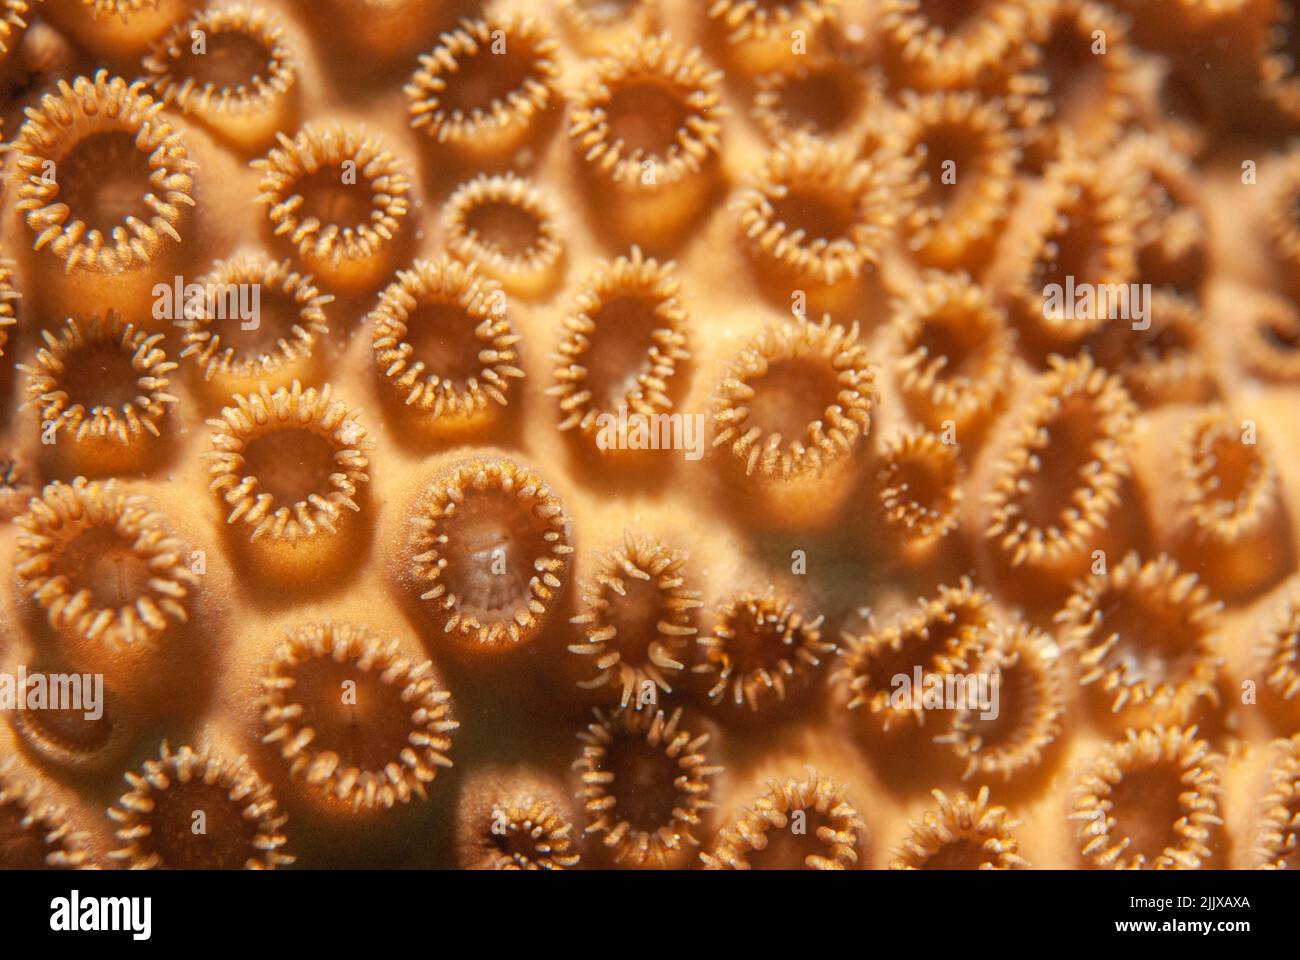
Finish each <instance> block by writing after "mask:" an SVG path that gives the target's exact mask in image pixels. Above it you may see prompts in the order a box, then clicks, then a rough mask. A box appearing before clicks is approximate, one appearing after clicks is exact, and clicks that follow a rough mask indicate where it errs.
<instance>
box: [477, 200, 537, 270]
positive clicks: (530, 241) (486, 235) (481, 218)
mask: <svg viewBox="0 0 1300 960" xmlns="http://www.w3.org/2000/svg"><path fill="white" fill-rule="evenodd" d="M540 227H541V221H540V220H538V218H537V217H536V216H535V215H534V214H532V213H530V212H529V211H527V210H525V209H524V208H523V207H521V206H519V204H517V203H506V202H504V201H499V200H493V201H488V202H485V203H479V204H476V205H475V206H473V207H471V208H470V210H469V212H468V213H466V214H465V229H466V231H467V232H468V233H470V234H471V235H477V237H478V240H479V242H480V243H482V244H484V245H485V246H488V247H495V248H496V249H497V250H498V251H500V253H501V254H502V255H503V256H507V257H522V256H523V255H524V254H526V253H527V252H528V251H529V250H530V249H531V248H532V247H533V245H534V244H536V243H537V241H538V239H539V238H540V233H539V228H540Z"/></svg>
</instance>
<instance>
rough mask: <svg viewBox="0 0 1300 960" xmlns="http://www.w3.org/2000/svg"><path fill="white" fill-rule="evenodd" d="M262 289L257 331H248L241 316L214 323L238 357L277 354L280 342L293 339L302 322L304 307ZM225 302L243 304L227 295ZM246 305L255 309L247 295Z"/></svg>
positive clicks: (279, 292)
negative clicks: (297, 326) (294, 332)
mask: <svg viewBox="0 0 1300 960" xmlns="http://www.w3.org/2000/svg"><path fill="white" fill-rule="evenodd" d="M260 287H261V289H260V291H259V293H258V305H257V306H258V313H257V327H256V328H255V329H251V330H245V329H244V323H245V322H248V321H244V320H242V319H241V318H240V317H239V316H238V315H231V314H230V313H229V311H227V316H226V319H224V320H219V319H213V320H212V325H213V328H214V329H215V330H216V331H217V332H218V333H219V334H220V335H221V339H222V342H223V343H226V344H229V345H230V346H232V347H233V348H234V350H235V353H236V354H237V355H239V356H241V357H247V358H249V359H252V358H254V357H258V356H263V355H266V354H274V353H275V352H276V350H277V344H278V342H279V341H280V339H281V338H284V339H286V340H287V339H289V338H290V336H291V334H292V333H293V328H294V326H295V325H296V324H298V323H299V322H301V320H302V316H301V310H302V307H301V306H300V305H299V304H298V302H297V300H295V299H294V298H293V297H292V296H291V295H290V294H287V293H285V292H284V291H283V290H277V289H274V288H273V287H270V286H268V285H266V284H261V285H260ZM232 292H233V291H232ZM225 302H226V303H231V302H236V303H239V302H241V301H232V300H231V299H230V295H229V294H227V295H226V301H225ZM242 303H243V304H244V305H246V306H249V307H251V306H252V302H251V300H249V299H248V295H247V294H246V295H245V299H244V300H243V301H242Z"/></svg>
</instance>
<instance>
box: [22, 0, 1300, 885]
mask: <svg viewBox="0 0 1300 960" xmlns="http://www.w3.org/2000/svg"><path fill="white" fill-rule="evenodd" d="M22 6H26V7H27V9H24V10H23V11H21V16H20V17H19V16H16V15H10V16H7V17H3V20H2V22H0V116H3V117H4V126H3V128H2V129H0V136H2V137H3V138H4V141H5V142H6V143H8V144H12V145H13V147H14V148H13V150H12V151H10V152H9V153H8V154H7V155H6V157H5V161H4V190H3V194H2V195H0V197H2V199H0V218H2V219H0V358H2V362H3V368H2V369H0V673H4V674H16V673H17V672H18V670H19V668H20V667H23V668H25V669H26V670H27V671H28V673H29V674H35V673H43V674H59V673H71V672H73V671H91V672H95V673H99V674H102V675H103V677H104V682H105V694H104V696H105V703H106V706H105V711H104V714H103V716H101V717H97V718H94V719H91V718H88V717H86V716H84V715H83V712H82V711H80V710H75V709H69V708H67V707H66V706H64V707H61V708H57V709H56V708H55V707H54V706H52V705H49V704H47V705H46V707H45V708H44V709H42V710H40V711H39V712H37V711H28V712H25V713H19V712H17V711H14V712H3V713H0V840H4V841H5V842H4V843H3V844H0V866H4V867H8V866H29V865H40V864H44V865H46V866H61V867H68V866H80V865H85V864H94V865H97V866H101V867H104V868H108V869H113V868H120V867H123V866H147V867H159V866H182V867H185V866H191V867H202V866H213V865H227V866H228V865H247V866H252V867H267V868H284V867H290V866H296V867H340V866H416V867H456V866H461V867H478V868H493V867H504V866H515V867H529V868H531V867H539V868H543V869H559V868H563V869H571V868H577V869H585V868H592V867H595V868H599V867H618V868H630V867H651V868H654V867H680V868H699V867H704V866H709V867H717V866H725V867H741V868H743V867H755V868H761V867H763V866H788V865H804V866H812V867H836V868H846V869H864V868H865V869H886V868H889V867H891V866H892V867H900V868H913V867H916V868H934V867H936V866H943V867H958V868H963V867H971V868H976V867H993V868H1013V869H1020V868H1024V867H1026V866H1028V867H1031V868H1032V867H1068V868H1080V869H1083V868H1102V867H1113V866H1159V867H1183V868H1186V867H1198V866H1222V867H1234V868H1251V867H1256V866H1280V865H1283V864H1287V865H1292V866H1293V865H1294V864H1295V862H1296V858H1295V849H1296V842H1297V841H1296V826H1295V824H1296V817H1297V812H1296V803H1295V794H1296V793H1297V787H1296V776H1295V767H1296V762H1295V753H1296V747H1295V740H1294V739H1292V738H1294V737H1295V736H1296V735H1297V733H1298V732H1300V639H1298V637H1300V614H1298V613H1297V609H1300V600H1298V599H1297V598H1298V597H1300V589H1298V588H1297V586H1296V584H1295V583H1294V582H1293V580H1294V579H1295V578H1296V577H1300V568H1298V567H1297V557H1300V540H1298V539H1297V531H1296V529H1295V526H1294V525H1295V518H1296V515H1297V510H1300V467H1297V464H1300V428H1297V427H1296V425H1295V411H1296V405H1297V403H1300V312H1298V311H1300V306H1298V305H1297V303H1296V300H1295V298H1296V296H1297V294H1300V286H1297V284H1296V283H1295V282H1294V276H1293V274H1294V272H1295V265H1296V263H1297V262H1300V255H1298V254H1297V250H1300V214H1298V213H1297V209H1298V208H1297V203H1296V197H1297V195H1298V194H1300V189H1298V188H1297V183H1300V177H1298V176H1297V173H1296V171H1297V170H1300V159H1297V154H1294V153H1292V154H1288V152H1287V147H1286V144H1287V138H1288V136H1289V135H1291V134H1293V133H1295V132H1297V131H1296V127H1295V119H1294V116H1295V114H1296V112H1297V111H1296V110H1295V108H1294V104H1293V102H1292V101H1294V100H1295V99H1296V98H1295V96H1294V91H1293V90H1291V87H1292V86H1294V85H1295V83H1296V81H1295V80H1294V79H1293V77H1292V74H1293V73H1294V70H1295V65H1294V63H1292V62H1291V58H1290V57H1289V56H1283V55H1281V54H1280V53H1279V50H1281V49H1282V48H1281V47H1279V46H1278V44H1280V43H1282V38H1284V36H1285V35H1286V34H1287V31H1288V30H1289V29H1290V28H1291V27H1290V26H1286V27H1285V28H1284V29H1279V30H1272V31H1270V27H1269V24H1268V22H1267V21H1269V20H1270V18H1271V19H1272V21H1274V23H1273V25H1274V26H1276V25H1278V24H1282V25H1288V24H1290V19H1291V11H1290V5H1288V4H1270V3H1258V4H1251V3H1246V4H1227V5H1222V6H1223V10H1222V11H1221V12H1216V13H1214V14H1213V16H1210V15H1209V14H1206V16H1207V17H1210V19H1209V21H1205V18H1204V17H1197V16H1193V15H1191V14H1190V13H1189V14H1187V15H1185V16H1180V17H1177V18H1174V19H1171V20H1169V21H1168V23H1167V24H1165V25H1164V26H1157V25H1155V24H1152V23H1149V22H1146V20H1144V17H1147V16H1149V17H1157V16H1158V14H1156V13H1150V14H1145V13H1144V12H1143V9H1142V7H1141V5H1138V4H1132V3H1123V4H1118V3H1116V4H1112V3H1103V2H1096V0H997V2H986V3H978V4H977V3H969V4H965V3H960V4H959V3H952V2H929V0H879V2H877V0H843V2H814V0H800V2H794V0H791V2H785V3H776V2H762V3H757V4H755V3H730V2H725V0H719V2H710V3H701V2H697V0H638V2H624V3H617V2H612V0H610V2H586V0H495V2H490V3H488V2H478V0H471V2H463V3H442V2H432V0H391V2H387V3H385V4H383V7H384V10H383V16H382V17H375V18H373V19H374V22H373V23H371V22H367V19H366V18H365V17H360V18H359V17H358V15H357V12H356V9H355V8H356V7H358V6H361V4H359V3H352V2H351V0H348V2H344V0H333V2H330V3H311V4H308V3H292V2H288V0H239V2H233V0H215V2H211V3H205V2H203V0H197V2H194V3H182V2H180V0H175V2H170V0H169V2H164V3H161V4H156V5H154V6H156V8H157V9H156V10H151V13H150V16H148V17H140V16H137V17H132V18H125V19H123V18H118V19H107V20H102V21H101V20H96V19H95V11H96V10H97V9H98V7H97V6H96V5H94V4H81V3H74V2H61V3H55V2H53V0H50V2H49V3H47V4H45V5H41V4H28V5H23V4H15V3H10V4H7V5H0V13H3V12H4V11H9V12H10V13H11V14H12V13H13V12H14V11H17V9H18V7H22ZM1201 6H1204V7H1206V8H1214V7H1215V6H1216V5H1214V4H1204V5H1195V4H1184V5H1183V7H1184V8H1186V9H1187V10H1192V9H1199V8H1200V7H1201ZM1273 7H1277V10H1276V11H1273V12H1270V13H1268V15H1267V16H1261V11H1263V8H1270V10H1271V9H1272V8H1273ZM1257 8H1259V9H1257ZM611 10H621V11H623V13H622V14H621V15H619V14H615V15H611V13H610V11H611ZM1264 12H1268V11H1264ZM462 17H463V19H461V18H462ZM1214 37H1222V38H1224V42H1223V43H1215V42H1213V38H1214ZM1207 70H1208V77H1209V79H1208V80H1204V79H1203V78H1202V76H1201V75H1202V74H1205V73H1206V72H1207ZM101 71H103V72H101ZM1189 78H1191V79H1189ZM24 108H30V112H29V113H27V114H26V115H24V113H23V110H24ZM1053 284H1060V285H1061V287H1062V290H1061V291H1058V292H1057V293H1053V292H1052V285H1053ZM1143 284H1146V285H1147V286H1145V287H1144V286H1142V285H1143ZM1099 285H1111V286H1109V287H1106V286H1099ZM1130 285H1133V286H1130ZM1094 288H1095V289H1094ZM1121 288H1122V290H1123V291H1124V293H1125V298H1124V299H1122V300H1121V299H1119V298H1118V293H1119V291H1120V290H1121ZM1084 290H1088V291H1090V292H1089V293H1088V297H1089V299H1087V300H1083V299H1080V296H1081V293H1080V292H1081V291H1084ZM1099 292H1105V293H1107V294H1110V295H1112V296H1110V298H1109V299H1108V300H1107V302H1106V303H1105V304H1101V303H1100V302H1099V296H1098V295H1097V294H1099ZM1062 296H1064V297H1065V298H1066V299H1064V300H1063V299H1062V298H1061V297H1062ZM1147 308H1149V310H1148V309H1147ZM575 428H576V429H575ZM932 678H937V679H938V686H939V688H938V690H937V691H936V690H934V689H930V688H928V686H927V683H928V681H929V680H930V679H932ZM968 678H969V679H970V681H971V683H972V684H973V685H972V686H971V687H970V689H969V690H966V688H965V687H961V686H959V685H958V684H957V683H956V681H957V680H962V681H965V680H966V679H968ZM980 681H988V682H989V683H991V686H989V684H988V683H986V685H985V686H984V687H979V686H978V682H980ZM913 686H915V689H913ZM927 689H929V695H927ZM989 689H992V690H995V691H996V693H997V697H998V698H1000V701H999V702H998V705H997V710H996V711H995V715H992V716H986V715H985V714H986V713H987V712H988V711H987V709H985V708H984V705H982V704H980V703H979V702H977V700H976V701H967V700H963V701H962V702H961V703H960V704H958V703H955V702H954V700H953V698H954V696H956V695H957V694H958V693H962V694H963V695H964V694H965V693H967V692H969V693H971V695H972V696H975V694H976V693H977V692H978V691H980V690H983V691H984V692H985V693H987V692H988V690H989ZM904 692H905V693H907V694H908V696H903V693H904ZM1134 797H1150V798H1151V800H1150V802H1149V803H1146V804H1145V805H1144V804H1142V803H1141V802H1139V801H1135V800H1134ZM193 804H199V805H200V806H204V807H205V808H206V813H207V817H208V823H209V824H211V829H210V832H209V834H208V835H206V837H205V838H204V839H203V841H202V842H201V843H200V842H199V841H198V840H193V841H192V840H191V839H189V837H191V836H193V834H190V835H189V836H187V834H186V828H187V826H188V819H187V818H188V816H189V812H188V807H189V806H191V805H193ZM110 811H111V812H110Z"/></svg>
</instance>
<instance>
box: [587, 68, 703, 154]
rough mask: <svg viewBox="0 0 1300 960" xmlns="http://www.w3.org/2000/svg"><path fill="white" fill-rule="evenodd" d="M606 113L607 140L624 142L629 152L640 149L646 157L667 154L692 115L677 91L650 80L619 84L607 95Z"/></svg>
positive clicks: (676, 142) (677, 140)
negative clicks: (608, 96) (607, 119)
mask: <svg viewBox="0 0 1300 960" xmlns="http://www.w3.org/2000/svg"><path fill="white" fill-rule="evenodd" d="M606 112H607V114H608V118H609V138H610V140H611V141H613V142H615V143H617V142H618V141H620V140H621V141H623V144H624V149H625V151H626V152H627V153H629V154H631V153H636V152H638V151H640V152H641V153H642V154H643V155H644V156H647V157H665V156H667V155H668V152H669V151H670V150H671V149H672V148H674V147H676V146H677V145H678V143H679V141H680V138H681V137H682V136H683V131H685V129H686V123H687V121H688V120H689V119H690V116H691V109H690V107H688V106H687V105H686V103H685V102H684V101H683V99H682V96H681V94H680V93H679V92H678V91H676V90H673V89H671V88H669V87H665V86H662V85H660V84H657V83H654V82H651V81H644V82H641V83H635V84H628V85H627V86H623V87H620V88H619V89H618V90H616V91H615V92H614V94H613V95H612V96H611V97H610V99H609V106H608V107H607V108H606Z"/></svg>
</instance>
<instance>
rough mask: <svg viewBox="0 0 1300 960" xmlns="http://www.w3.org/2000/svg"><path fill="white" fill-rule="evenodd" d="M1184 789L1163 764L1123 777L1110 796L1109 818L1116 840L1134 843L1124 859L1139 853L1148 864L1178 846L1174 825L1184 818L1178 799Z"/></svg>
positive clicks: (1174, 774) (1177, 777)
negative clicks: (1112, 821)
mask: <svg viewBox="0 0 1300 960" xmlns="http://www.w3.org/2000/svg"><path fill="white" fill-rule="evenodd" d="M1183 790H1184V788H1183V785H1182V783H1181V782H1180V779H1179V773H1178V771H1177V770H1176V769H1174V768H1172V767H1169V766H1168V765H1165V764H1160V765H1157V766H1154V767H1144V768H1142V769H1140V770H1134V771H1131V772H1128V773H1125V774H1124V779H1123V780H1121V781H1120V782H1119V783H1118V784H1116V785H1115V787H1114V789H1113V791H1112V793H1111V802H1112V803H1113V805H1114V806H1113V809H1112V810H1111V813H1110V815H1111V816H1112V817H1113V818H1114V820H1115V831H1114V836H1115V839H1116V840H1117V841H1118V840H1119V839H1121V838H1123V837H1129V838H1130V839H1131V840H1132V841H1133V842H1132V845H1131V846H1130V847H1129V848H1128V849H1127V850H1126V851H1125V856H1130V857H1131V856H1136V855H1138V854H1142V855H1143V856H1145V857H1146V858H1147V862H1148V863H1150V861H1151V860H1152V859H1153V858H1154V857H1158V856H1160V854H1161V853H1162V852H1163V851H1164V850H1165V848H1166V847H1170V846H1175V845H1177V843H1178V835H1177V834H1176V833H1174V824H1175V823H1176V822H1177V821H1178V820H1180V819H1181V818H1182V817H1183V816H1185V815H1186V811H1185V810H1183V806H1182V804H1181V803H1180V802H1179V800H1178V797H1179V794H1181V793H1182V792H1183Z"/></svg>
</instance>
